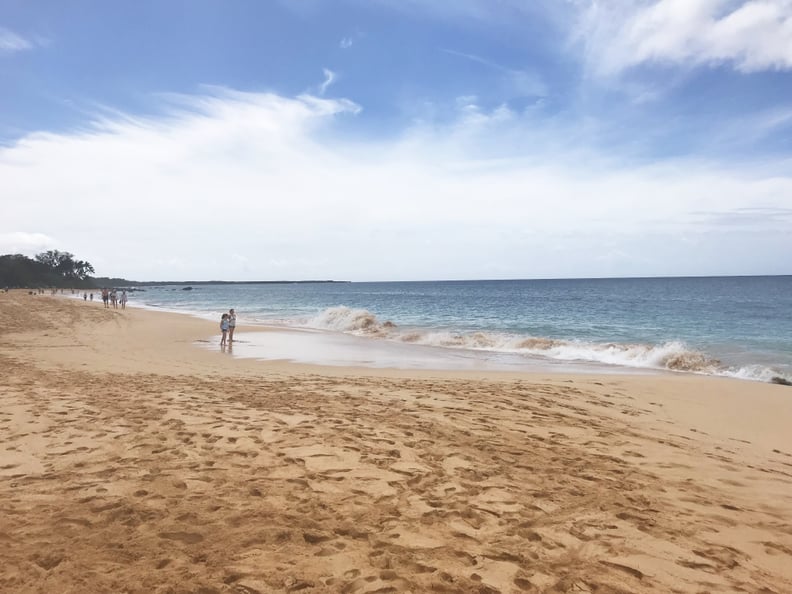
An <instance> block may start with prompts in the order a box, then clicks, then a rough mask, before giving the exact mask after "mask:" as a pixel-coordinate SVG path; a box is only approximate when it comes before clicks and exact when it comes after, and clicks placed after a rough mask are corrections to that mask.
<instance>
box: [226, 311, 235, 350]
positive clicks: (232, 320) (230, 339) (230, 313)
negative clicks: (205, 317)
mask: <svg viewBox="0 0 792 594" xmlns="http://www.w3.org/2000/svg"><path fill="white" fill-rule="evenodd" d="M235 328H236V313H235V312H234V308H233V307H232V308H231V309H229V310H228V344H231V343H232V342H234V329H235Z"/></svg>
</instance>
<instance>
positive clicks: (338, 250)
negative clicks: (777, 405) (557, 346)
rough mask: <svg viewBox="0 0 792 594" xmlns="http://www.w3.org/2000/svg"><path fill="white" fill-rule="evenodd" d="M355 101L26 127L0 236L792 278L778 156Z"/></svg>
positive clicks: (187, 249)
mask: <svg viewBox="0 0 792 594" xmlns="http://www.w3.org/2000/svg"><path fill="white" fill-rule="evenodd" d="M360 110H361V108H360V106H358V105H356V104H355V103H353V102H351V101H348V100H343V99H334V100H331V99H325V98H321V97H315V96H309V95H304V96H299V97H284V96H279V95H275V94H268V93H242V92H237V91H233V90H229V89H209V90H207V91H206V92H205V93H202V94H199V95H194V96H183V95H174V96H170V97H169V103H168V105H167V107H166V108H164V111H163V113H161V114H160V115H158V116H151V117H136V116H132V115H125V114H115V115H112V116H108V115H103V116H102V117H97V119H96V120H95V121H94V122H93V123H92V124H91V125H90V126H88V127H86V128H85V129H83V130H79V131H75V132H73V133H70V134H52V133H37V134H32V135H29V136H26V137H24V138H22V139H20V140H19V141H18V142H17V143H16V144H14V145H13V146H10V147H7V148H0V179H2V180H3V195H2V206H3V213H4V216H3V218H2V220H1V221H0V238H4V241H6V244H5V245H9V243H8V242H7V240H8V238H14V237H16V238H17V240H18V242H17V243H16V244H15V245H17V246H22V247H24V245H23V244H24V241H22V239H24V238H25V237H27V238H28V240H29V239H30V237H36V238H40V239H41V243H38V244H37V243H35V242H31V243H30V253H34V251H39V250H40V248H39V245H41V247H43V248H50V247H55V248H57V249H63V250H68V251H70V252H72V253H74V254H76V255H77V256H78V257H80V258H82V259H87V260H89V261H90V262H92V263H93V264H94V266H95V267H96V269H97V273H98V274H100V275H111V276H124V277H127V278H134V279H141V280H145V279H151V280H164V279H195V280H198V279H218V278H224V279H229V280H245V279H287V278H288V279H305V278H313V279H317V278H335V279H349V280H395V279H448V278H530V277H565V276H614V275H616V276H623V275H624V276H636V275H663V274H720V273H731V274H749V273H789V272H792V271H790V270H789V264H788V262H786V260H785V259H784V257H783V256H782V254H788V253H790V252H792V234H790V233H789V227H790V224H792V179H790V177H789V176H785V175H781V174H779V173H778V171H777V170H772V169H769V170H767V169H765V170H759V169H742V170H741V169H739V168H735V167H733V166H723V167H720V166H717V165H713V164H707V163H700V162H691V161H669V162H666V163H662V164H658V165H653V166H644V167H632V168H629V169H625V168H623V167H621V166H619V165H616V164H615V163H616V162H618V160H614V159H612V158H611V157H609V158H605V157H603V156H601V155H599V154H598V153H596V151H594V150H589V151H586V150H583V149H581V147H580V146H579V142H577V140H575V141H572V140H571V139H569V138H568V137H566V136H565V134H566V132H565V131H564V130H560V129H555V128H553V127H549V128H545V129H543V130H533V129H532V122H526V121H525V120H524V119H523V116H522V115H520V114H517V113H514V112H512V111H510V110H508V109H506V108H499V109H496V110H493V111H491V112H485V111H483V110H481V109H479V108H478V107H476V105H475V103H474V102H472V100H465V101H461V102H460V105H459V108H458V112H457V113H456V115H455V117H453V118H451V120H450V121H446V122H445V123H443V124H442V125H441V124H438V123H436V122H422V123H418V124H415V125H414V126H412V127H411V128H409V129H407V130H404V131H402V132H401V133H399V134H398V135H395V136H392V137H389V138H381V137H379V138H369V137H366V136H361V135H360V134H359V133H358V134H353V133H352V132H353V131H354V130H355V123H356V118H357V117H358V114H359V113H360ZM573 144H574V145H575V148H574V149H573V148H572V146H571V145H573ZM503 147H507V148H508V150H505V151H504V150H503ZM504 154H507V155H509V156H508V157H504ZM761 209H767V210H765V211H763V210H761ZM762 212H771V213H772V214H773V216H768V217H762V216H757V213H760V214H761V213H762ZM702 213H706V216H704V215H702ZM20 233H29V234H36V235H33V236H27V235H18V234H20ZM15 234H17V235H15ZM53 237H54V238H58V240H60V242H61V243H60V244H59V245H52V244H51V243H48V242H46V241H44V239H45V238H53ZM34 244H35V245H34ZM18 249H21V247H20V248H18ZM12 251H18V250H12Z"/></svg>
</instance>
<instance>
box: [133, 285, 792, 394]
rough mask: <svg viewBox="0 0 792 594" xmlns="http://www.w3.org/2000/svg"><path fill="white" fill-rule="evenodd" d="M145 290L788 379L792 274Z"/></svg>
mask: <svg viewBox="0 0 792 594" xmlns="http://www.w3.org/2000/svg"><path fill="white" fill-rule="evenodd" d="M182 289H183V287H181V286H161V287H147V288H146V290H145V292H135V293H133V294H132V303H138V304H141V305H145V306H147V307H157V308H165V309H169V310H175V311H183V312H188V313H192V314H194V315H199V316H202V317H210V318H217V319H218V320H219V316H220V314H221V313H222V312H223V311H227V310H228V308H230V307H234V308H236V310H237V314H238V316H239V323H240V324H251V323H253V324H255V323H261V324H267V325H276V326H285V327H299V328H315V329H319V330H323V331H325V332H331V333H343V334H348V335H357V336H361V337H367V338H370V339H372V340H380V341H389V342H394V343H400V344H409V345H421V346H430V347H436V348H442V349H453V350H454V352H455V353H456V354H459V353H460V352H461V351H464V352H468V353H485V354H486V353H490V354H508V355H509V356H510V357H511V358H512V360H514V358H515V357H518V359H517V360H519V357H522V358H524V360H525V361H526V363H528V362H536V361H537V360H547V361H568V362H589V363H597V364H604V365H613V366H620V367H630V368H645V369H670V370H677V371H692V372H698V373H710V374H718V375H730V376H734V377H742V378H746V379H757V380H769V379H770V378H771V377H773V376H782V377H786V378H790V379H792V276H775V277H712V278H651V279H572V280H509V281H443V282H393V283H294V284H251V285H247V284H245V285H194V287H193V290H190V291H185V290H182Z"/></svg>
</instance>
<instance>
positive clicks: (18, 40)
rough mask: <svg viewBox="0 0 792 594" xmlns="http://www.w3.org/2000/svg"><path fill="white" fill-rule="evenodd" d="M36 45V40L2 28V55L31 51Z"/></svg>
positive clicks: (0, 32) (0, 33) (0, 48)
mask: <svg viewBox="0 0 792 594" xmlns="http://www.w3.org/2000/svg"><path fill="white" fill-rule="evenodd" d="M36 45H37V44H36V42H35V41H34V40H32V39H27V38H25V37H22V36H21V35H18V34H17V33H14V32H13V31H10V30H8V29H5V28H3V27H0V54H2V53H14V52H21V51H24V50H31V49H33V48H34V47H36Z"/></svg>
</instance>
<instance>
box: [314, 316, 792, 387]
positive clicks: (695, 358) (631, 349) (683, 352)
mask: <svg viewBox="0 0 792 594" xmlns="http://www.w3.org/2000/svg"><path fill="white" fill-rule="evenodd" d="M300 325H301V326H305V327H309V328H315V329H321V330H330V331H334V332H343V333H347V334H353V335H357V336H368V337H373V338H383V339H387V340H393V341H398V342H405V343H412V344H420V345H425V346H434V347H443V348H453V349H466V350H474V351H486V352H493V353H512V354H514V353H516V354H521V355H525V356H533V357H543V358H547V359H553V360H559V361H567V362H575V361H577V362H589V363H599V364H606V365H618V366H622V367H633V368H644V369H666V370H671V371H680V372H690V373H701V374H708V375H721V376H727V377H734V378H740V379H750V380H757V381H770V380H771V379H772V378H773V377H776V376H780V377H785V376H784V375H783V374H781V373H779V372H778V371H775V370H773V369H771V368H769V367H765V366H762V365H748V366H744V367H729V366H727V365H724V364H722V363H721V362H720V361H719V360H718V359H716V358H714V357H711V356H709V355H707V354H706V353H704V352H701V351H698V350H695V349H692V348H690V347H688V346H687V345H686V344H685V343H684V342H681V341H669V342H665V343H663V344H641V343H614V342H611V343H598V342H590V341H582V340H563V339H556V338H547V337H541V336H526V335H516V334H509V333H499V332H483V331H478V332H470V333H460V332H452V331H443V330H421V329H416V328H410V329H402V328H399V327H398V326H397V325H396V324H394V323H393V322H391V321H384V322H383V321H380V320H379V319H377V316H376V315H374V314H373V313H371V312H370V311H368V310H365V309H353V308H349V307H345V306H338V307H331V308H328V309H325V310H324V311H322V312H320V313H319V314H318V315H316V316H314V317H312V318H310V319H308V320H303V321H302V322H301V323H300ZM785 379H788V378H785Z"/></svg>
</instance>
